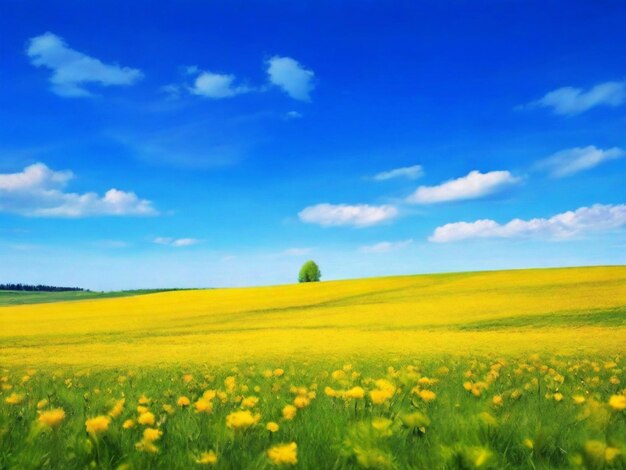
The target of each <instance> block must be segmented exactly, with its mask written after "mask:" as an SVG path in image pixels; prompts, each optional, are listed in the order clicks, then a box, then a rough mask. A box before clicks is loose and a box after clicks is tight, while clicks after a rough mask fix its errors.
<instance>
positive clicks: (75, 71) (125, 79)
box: [26, 33, 143, 97]
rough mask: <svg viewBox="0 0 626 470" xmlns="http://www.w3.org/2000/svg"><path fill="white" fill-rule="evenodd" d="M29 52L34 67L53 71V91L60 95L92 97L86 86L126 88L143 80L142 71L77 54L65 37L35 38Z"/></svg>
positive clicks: (31, 41) (51, 81) (47, 35)
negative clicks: (90, 84)
mask: <svg viewBox="0 0 626 470" xmlns="http://www.w3.org/2000/svg"><path fill="white" fill-rule="evenodd" d="M26 53H27V55H28V57H30V59H31V62H32V64H33V65H36V66H37V67H47V68H49V69H50V70H52V76H51V77H50V83H51V84H52V91H53V92H54V93H56V94H57V95H60V96H67V97H78V96H90V95H91V93H90V92H89V90H87V89H86V88H85V87H84V85H85V84H87V83H97V84H100V85H102V86H111V85H124V86H126V85H132V84H133V83H135V82H136V81H138V80H140V79H141V78H142V77H143V74H142V72H141V71H140V70H137V69H133V68H130V67H120V66H119V65H117V64H105V63H103V62H101V61H100V60H98V59H95V58H93V57H89V56H88V55H85V54H83V53H82V52H78V51H75V50H74V49H71V48H69V47H68V46H67V44H66V43H65V41H63V39H62V38H60V37H59V36H56V35H55V34H52V33H45V34H42V35H41V36H36V37H34V38H31V39H30V41H29V43H28V48H27V50H26Z"/></svg>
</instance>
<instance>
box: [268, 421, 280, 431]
mask: <svg viewBox="0 0 626 470" xmlns="http://www.w3.org/2000/svg"><path fill="white" fill-rule="evenodd" d="M265 429H267V430H268V431H269V432H276V431H278V429H279V426H278V423H275V422H274V421H270V422H269V423H267V424H266V425H265Z"/></svg>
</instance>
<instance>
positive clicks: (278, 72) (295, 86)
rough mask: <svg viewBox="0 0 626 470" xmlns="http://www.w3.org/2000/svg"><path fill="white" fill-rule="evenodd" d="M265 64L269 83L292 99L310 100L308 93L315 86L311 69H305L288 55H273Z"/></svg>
mask: <svg viewBox="0 0 626 470" xmlns="http://www.w3.org/2000/svg"><path fill="white" fill-rule="evenodd" d="M267 64H268V67H267V74H268V75H269V79H270V82H271V83H273V84H274V85H276V86H279V87H280V88H282V89H283V90H284V91H285V92H286V93H287V94H288V95H289V96H291V97H292V98H293V99H294V100H300V101H310V100H311V97H310V93H311V91H312V90H313V88H315V84H314V83H313V77H314V76H315V74H314V73H313V71H312V70H307V69H305V68H304V67H302V66H301V65H300V64H299V63H298V61H297V60H294V59H292V58H290V57H279V56H274V57H272V58H271V59H270V60H268V61H267Z"/></svg>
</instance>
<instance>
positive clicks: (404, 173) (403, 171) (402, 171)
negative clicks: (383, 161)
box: [374, 165, 424, 181]
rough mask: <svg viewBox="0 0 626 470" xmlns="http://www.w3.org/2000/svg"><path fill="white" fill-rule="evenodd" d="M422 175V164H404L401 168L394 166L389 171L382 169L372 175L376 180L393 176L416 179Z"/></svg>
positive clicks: (392, 177) (383, 179)
mask: <svg viewBox="0 0 626 470" xmlns="http://www.w3.org/2000/svg"><path fill="white" fill-rule="evenodd" d="M422 176H424V169H423V168H422V165H413V166H405V167H402V168H394V169H393V170H389V171H382V172H380V173H378V174H377V175H375V176H374V179H375V180H376V181H386V180H390V179H394V178H408V179H410V180H416V179H418V178H421V177H422Z"/></svg>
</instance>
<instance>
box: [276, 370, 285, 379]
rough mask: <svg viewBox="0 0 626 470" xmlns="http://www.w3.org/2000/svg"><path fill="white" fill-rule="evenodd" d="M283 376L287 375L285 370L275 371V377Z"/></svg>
mask: <svg viewBox="0 0 626 470" xmlns="http://www.w3.org/2000/svg"><path fill="white" fill-rule="evenodd" d="M283 375H285V371H284V370H283V369H274V377H282V376H283Z"/></svg>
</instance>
